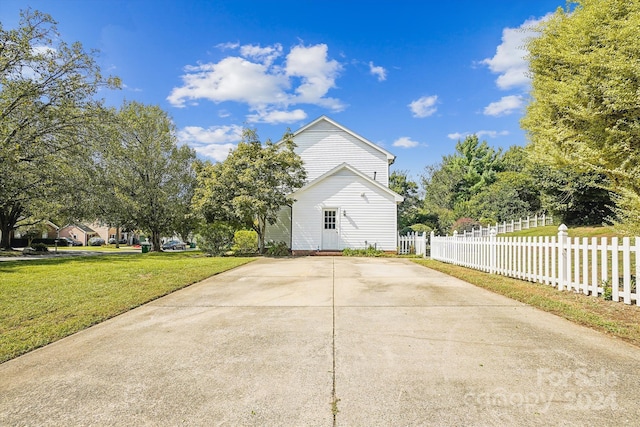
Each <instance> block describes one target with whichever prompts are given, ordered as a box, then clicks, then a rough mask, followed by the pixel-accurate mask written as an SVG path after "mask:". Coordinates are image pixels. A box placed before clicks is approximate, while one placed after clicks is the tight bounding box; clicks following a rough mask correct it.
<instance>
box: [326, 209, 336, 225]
mask: <svg viewBox="0 0 640 427" xmlns="http://www.w3.org/2000/svg"><path fill="white" fill-rule="evenodd" d="M324 229H325V230H335V229H336V211H324Z"/></svg>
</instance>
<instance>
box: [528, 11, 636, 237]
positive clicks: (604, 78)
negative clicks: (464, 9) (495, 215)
mask: <svg viewBox="0 0 640 427" xmlns="http://www.w3.org/2000/svg"><path fill="white" fill-rule="evenodd" d="M638 34H640V2H638V1H628V0H607V1H603V0H578V1H573V2H571V3H570V4H569V6H568V7H567V9H566V10H563V9H558V10H557V11H556V12H555V14H554V15H553V16H551V17H550V18H549V19H548V20H546V21H545V22H544V23H543V24H542V26H541V28H540V34H539V36H538V37H536V38H533V39H532V40H531V41H530V42H529V43H528V49H529V64H530V65H529V66H530V72H531V76H532V79H533V80H532V91H531V102H530V104H529V105H528V107H527V112H526V115H525V117H524V118H523V120H522V126H523V128H524V129H526V130H527V131H528V134H529V138H530V140H531V143H532V145H533V148H534V150H535V153H536V156H537V157H538V159H539V160H542V161H545V162H549V163H554V164H556V165H569V166H570V168H571V169H572V170H576V171H579V172H580V171H583V172H584V171H588V172H591V173H595V174H602V175H604V176H605V177H606V178H607V182H608V185H609V188H610V189H611V190H612V191H614V192H615V193H617V194H618V202H619V207H624V208H626V211H625V218H624V219H625V220H626V221H627V225H629V226H630V227H629V228H631V229H634V230H635V231H640V209H638V208H640V98H639V96H638V94H639V93H640V66H639V64H640V43H639V42H638ZM629 209H630V210H631V211H629Z"/></svg>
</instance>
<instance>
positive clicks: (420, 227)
mask: <svg viewBox="0 0 640 427" xmlns="http://www.w3.org/2000/svg"><path fill="white" fill-rule="evenodd" d="M409 228H410V229H411V231H413V232H414V233H420V234H422V233H426V234H429V233H431V230H433V229H432V228H431V227H429V226H428V225H424V224H413V225H412V226H410V227H409Z"/></svg>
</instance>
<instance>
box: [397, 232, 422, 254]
mask: <svg viewBox="0 0 640 427" xmlns="http://www.w3.org/2000/svg"><path fill="white" fill-rule="evenodd" d="M398 254H400V255H408V254H415V255H422V256H426V254H427V233H422V234H420V233H409V234H407V235H406V236H398Z"/></svg>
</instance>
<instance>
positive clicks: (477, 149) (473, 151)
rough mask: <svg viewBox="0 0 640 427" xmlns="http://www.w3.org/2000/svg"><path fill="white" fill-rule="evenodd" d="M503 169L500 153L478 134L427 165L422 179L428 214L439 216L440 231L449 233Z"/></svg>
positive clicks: (467, 138)
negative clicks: (454, 223) (437, 160)
mask: <svg viewBox="0 0 640 427" xmlns="http://www.w3.org/2000/svg"><path fill="white" fill-rule="evenodd" d="M502 169H503V163H502V157H501V151H500V150H497V151H496V150H494V149H493V148H492V147H490V146H489V145H488V144H487V142H486V141H482V142H480V140H479V139H478V137H477V136H476V135H470V136H467V137H466V138H465V139H464V140H462V141H458V143H457V144H456V151H455V153H454V154H451V155H447V156H443V158H442V162H441V163H440V164H438V165H435V166H428V167H427V168H426V169H425V174H424V175H423V177H422V185H423V188H424V190H425V199H424V208H425V211H426V212H429V213H434V214H437V215H438V217H439V220H438V229H439V231H440V232H447V231H448V229H449V228H450V226H451V225H452V224H453V222H454V221H455V220H456V219H457V218H459V217H461V216H466V215H467V214H468V212H467V211H468V209H467V207H466V205H467V204H468V202H469V200H471V198H472V197H474V196H475V195H477V194H478V193H480V192H481V191H482V190H483V189H485V188H487V187H488V186H489V185H491V184H493V183H494V182H495V181H496V179H497V174H498V172H500V171H501V170H502Z"/></svg>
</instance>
